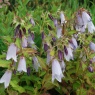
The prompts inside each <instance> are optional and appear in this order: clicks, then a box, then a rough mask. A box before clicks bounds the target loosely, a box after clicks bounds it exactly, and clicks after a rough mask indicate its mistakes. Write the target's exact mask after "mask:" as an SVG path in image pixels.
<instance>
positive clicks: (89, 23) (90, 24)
mask: <svg viewBox="0 0 95 95" xmlns="http://www.w3.org/2000/svg"><path fill="white" fill-rule="evenodd" d="M88 32H90V33H93V32H95V26H94V24H93V23H92V21H90V22H88Z"/></svg>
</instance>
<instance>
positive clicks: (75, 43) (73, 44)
mask: <svg viewBox="0 0 95 95" xmlns="http://www.w3.org/2000/svg"><path fill="white" fill-rule="evenodd" d="M69 44H70V47H71V48H72V49H76V48H77V47H78V44H77V41H76V39H75V38H74V37H72V39H71V40H69Z"/></svg>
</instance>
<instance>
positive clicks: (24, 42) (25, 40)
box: [22, 36, 28, 48]
mask: <svg viewBox="0 0 95 95" xmlns="http://www.w3.org/2000/svg"><path fill="white" fill-rule="evenodd" d="M27 45H28V44H27V38H26V37H25V36H23V37H22V47H23V48H26V47H27Z"/></svg>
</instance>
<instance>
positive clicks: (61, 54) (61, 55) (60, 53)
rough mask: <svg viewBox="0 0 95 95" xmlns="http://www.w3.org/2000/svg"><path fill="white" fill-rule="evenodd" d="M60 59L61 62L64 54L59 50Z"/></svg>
mask: <svg viewBox="0 0 95 95" xmlns="http://www.w3.org/2000/svg"><path fill="white" fill-rule="evenodd" d="M58 58H59V59H60V60H62V59H63V53H62V51H61V50H58Z"/></svg>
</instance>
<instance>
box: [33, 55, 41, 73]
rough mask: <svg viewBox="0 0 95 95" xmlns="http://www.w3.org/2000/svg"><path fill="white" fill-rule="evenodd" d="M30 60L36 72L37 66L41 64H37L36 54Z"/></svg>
mask: <svg viewBox="0 0 95 95" xmlns="http://www.w3.org/2000/svg"><path fill="white" fill-rule="evenodd" d="M32 62H33V67H34V69H35V70H36V72H38V69H39V67H41V66H40V64H39V62H38V59H37V57H36V56H34V57H33V60H32Z"/></svg>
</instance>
